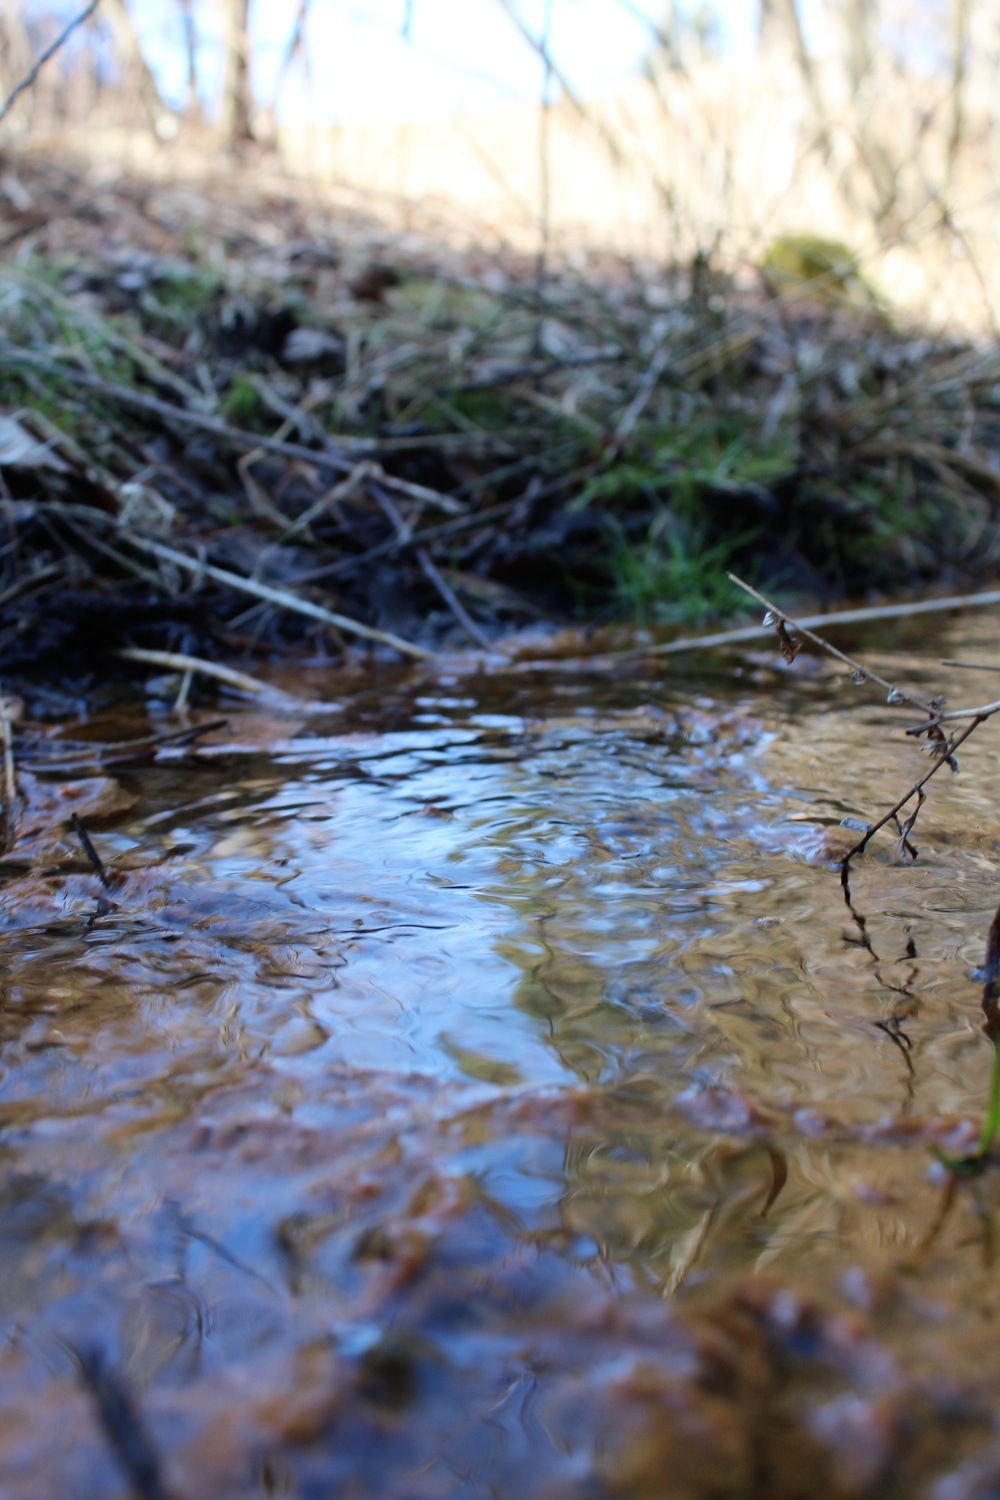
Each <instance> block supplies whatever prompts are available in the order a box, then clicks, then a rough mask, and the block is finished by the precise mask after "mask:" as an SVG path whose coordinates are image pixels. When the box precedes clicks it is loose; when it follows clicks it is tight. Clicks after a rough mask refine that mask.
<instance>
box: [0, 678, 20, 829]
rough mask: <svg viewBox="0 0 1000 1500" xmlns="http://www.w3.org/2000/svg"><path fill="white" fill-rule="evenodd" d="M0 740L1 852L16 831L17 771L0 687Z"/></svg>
mask: <svg viewBox="0 0 1000 1500" xmlns="http://www.w3.org/2000/svg"><path fill="white" fill-rule="evenodd" d="M0 742H2V744H3V830H2V839H0V842H2V845H3V852H4V853H6V852H7V850H8V849H9V848H10V846H11V844H12V843H13V842H14V834H15V832H16V831H17V771H16V768H15V766H14V735H13V732H12V731H11V727H10V716H9V715H8V713H7V704H6V702H5V701H4V696H3V690H2V688H0Z"/></svg>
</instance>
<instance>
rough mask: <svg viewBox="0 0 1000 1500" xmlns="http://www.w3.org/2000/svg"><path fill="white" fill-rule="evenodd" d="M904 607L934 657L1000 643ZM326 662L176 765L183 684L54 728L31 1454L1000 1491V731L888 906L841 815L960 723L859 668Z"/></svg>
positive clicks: (29, 882)
mask: <svg viewBox="0 0 1000 1500" xmlns="http://www.w3.org/2000/svg"><path fill="white" fill-rule="evenodd" d="M855 640H856V644H857V647H858V649H859V650H861V651H863V652H864V653H865V654H866V659H868V660H870V661H871V662H872V664H873V665H875V666H876V667H877V668H878V669H879V670H881V671H882V672H883V673H884V674H885V675H888V676H890V677H891V678H893V679H897V678H898V679H899V680H900V681H903V680H905V681H906V682H907V683H910V684H913V685H915V686H916V687H918V688H919V689H920V690H921V691H922V692H925V693H927V694H928V695H930V694H931V693H932V692H933V691H935V690H937V688H939V687H940V685H941V683H942V680H943V678H945V677H946V676H948V674H947V673H946V672H945V671H944V670H943V669H942V668H940V667H938V666H937V665H936V664H935V663H936V659H937V657H939V656H942V655H949V656H958V655H962V656H965V657H967V658H969V659H974V660H980V661H988V660H989V659H990V658H991V654H992V652H993V648H994V644H995V630H994V629H992V628H991V627H990V626H989V624H988V623H987V622H984V621H983V620H981V619H980V620H972V621H970V620H965V621H961V622H953V623H952V624H950V625H948V626H941V625H936V626H935V627H934V630H933V632H931V631H928V630H927V629H926V627H924V633H923V634H922V635H918V636H911V637H906V636H904V634H902V633H901V632H899V631H897V632H896V634H895V636H890V635H888V634H887V633H886V631H885V629H884V628H882V629H881V630H880V631H879V632H878V633H872V634H870V635H869V636H868V637H863V636H859V637H857V638H855ZM984 682H985V684H986V686H985V688H984V687H983V683H984ZM993 685H994V679H991V678H989V677H987V676H985V675H980V674H972V673H968V674H964V675H963V676H962V677H961V678H959V677H958V674H956V673H952V674H951V678H950V680H949V682H948V692H949V698H950V700H951V702H952V703H953V704H957V703H958V702H959V701H962V702H981V701H983V700H984V699H989V698H991V697H992V696H993ZM283 686H285V687H286V688H288V689H290V690H291V691H293V692H295V693H298V694H300V695H302V696H303V697H309V698H310V699H311V700H314V707H313V711H310V712H302V713H301V714H296V713H295V712H293V711H290V710H289V709H287V708H282V709H281V710H280V711H279V710H275V711H274V712H268V711H266V710H265V709H264V708H263V707H261V706H260V705H256V706H254V707H253V708H249V707H242V706H240V705H239V704H236V705H235V706H230V705H229V704H227V705H226V707H225V712H226V715H227V720H228V722H227V724H226V726H225V727H224V728H220V729H216V730H214V731H213V732H211V733H209V734H207V735H206V736H205V737H204V738H203V739H202V740H201V741H199V743H198V744H197V745H196V746H193V747H192V746H183V745H180V746H177V745H175V746H170V745H168V746H165V747H164V748H162V749H160V750H159V751H158V752H157V753H156V754H155V755H153V756H151V757H148V758H147V759H146V760H140V759H136V760H135V761H134V762H130V763H126V764H120V763H117V762H116V760H115V757H114V753H112V754H110V755H109V754H108V753H107V752H105V756H104V763H103V764H102V763H100V759H99V756H98V747H100V746H102V745H107V744H109V743H111V742H121V741H123V740H127V739H129V738H130V737H132V736H141V735H143V734H148V733H150V732H160V731H166V730H169V729H173V728H176V727H177V725H178V722H179V721H178V720H177V718H176V717H175V716H174V715H173V714H172V712H171V711H170V709H169V707H168V705H167V703H166V702H160V701H158V700H156V699H155V698H151V699H149V700H141V701H137V702H135V703H134V704H131V705H128V704H126V705H124V706H123V705H122V704H121V703H120V702H119V703H118V704H117V705H116V706H114V708H111V707H108V708H105V709H101V708H99V707H97V708H92V710H91V712H90V713H89V715H87V716H86V717H84V718H83V719H82V720H79V719H77V720H76V721H73V722H71V721H69V719H68V717H67V715H65V714H64V715H63V719H64V720H66V721H65V722H60V723H50V724H49V725H48V726H46V727H38V726H37V725H36V726H35V727H34V728H30V727H29V726H28V725H25V726H24V730H23V733H22V736H21V738H20V740H19V747H20V748H19V774H20V791H21V799H22V806H21V812H20V818H19V823H18V835H17V841H16V843H15V845H14V847H13V848H12V849H11V850H10V851H9V853H8V855H7V857H6V859H5V860H4V861H3V863H2V865H0V881H2V883H0V961H2V970H0V974H2V1011H0V1026H2V1032H0V1036H2V1056H0V1127H2V1135H0V1329H2V1344H0V1493H2V1495H3V1496H4V1497H10V1500H22V1497H24V1500H29V1497H30V1500H37V1497H48V1496H52V1497H55V1496H72V1497H74V1500H75V1497H80V1500H84V1497H86V1500H90V1497H102V1500H103V1497H110V1496H123V1495H126V1494H128V1493H134V1494H138V1495H143V1496H157V1495H159V1496H163V1495H170V1496H174V1497H176V1500H181V1497H190V1500H195V1497H207V1496H212V1497H229V1496H250V1495H258V1494H280V1495H295V1496H302V1497H316V1500H318V1497H321V1496H322V1497H326V1496H352V1497H353V1496H358V1497H360V1496H374V1495H379V1496H382V1495H385V1496H393V1497H396V1496H398V1497H400V1500H431V1497H438V1496H441V1497H444V1496H449V1497H450V1496H459V1495H461V1496H501V1497H504V1500H508V1497H511V1500H514V1497H520V1496H530V1497H538V1500H542V1497H545V1500H555V1497H567V1500H569V1497H579V1500H584V1497H591V1500H596V1497H600V1496H605V1495H607V1496H622V1497H626V1496H627V1497H649V1500H653V1497H661V1496H662V1497H669V1500H722V1497H733V1500H742V1497H749V1496H754V1497H760V1500H773V1497H778V1500H782V1497H789V1500H791V1497H796V1496H805V1495H809V1496H813V1495H815V1494H817V1493H823V1494H826V1495H828V1496H834V1497H847V1496H859V1497H860V1496H879V1497H882V1496H892V1495H899V1496H911V1495H921V1496H923V1495H926V1496H928V1497H933V1500H974V1497H983V1500H985V1497H986V1496H995V1495H996V1494H997V1493H998V1486H1000V1441H998V1436H997V1434H998V1432H1000V1394H998V1381H997V1373H998V1371H997V1366H998V1363H1000V1361H998V1358H997V1353H996V1347H997V1339H998V1332H1000V1325H998V1321H997V1320H998V1317H1000V1295H998V1293H1000V1266H998V1264H997V1261H996V1258H995V1244H994V1239H995V1229H994V1208H995V1205H996V1202H997V1198H998V1186H997V1183H996V1181H995V1180H994V1179H995V1177H996V1174H995V1172H994V1171H993V1170H992V1168H990V1167H987V1169H986V1170H984V1171H980V1172H977V1173H967V1174H965V1175H960V1176H957V1177H955V1176H952V1175H950V1174H949V1172H948V1170H947V1169H946V1167H945V1165H943V1163H942V1160H941V1158H942V1155H943V1156H944V1157H948V1156H949V1155H950V1156H952V1157H955V1156H962V1155H967V1154H968V1153H970V1152H971V1151H973V1150H974V1149H975V1146H976V1142H977V1140H978V1134H979V1129H980V1125H981V1121H982V1118H983V1113H984V1110H985V1107H986V1101H987V1096H988V1089H989V1080H990V1068H991V1058H992V1052H991V1048H990V1045H989V1042H988V1040H987V1038H986V1037H985V1036H984V1034H983V1028H982V1016H981V1012H980V1009H979V999H980V988H981V986H977V985H976V983H975V982H974V980H973V979H972V978H971V977H970V976H971V971H972V970H973V969H974V967H975V966H976V965H977V964H979V963H981V962H982V959H983V951H984V946H985V940H986V934H987V930H988V928H989V924H990V921H991V919H992V915H993V912H994V910H995V909H996V905H997V900H998V897H1000V886H998V881H997V871H998V862H1000V826H998V821H997V816H996V792H997V774H998V755H1000V741H998V740H997V735H996V733H995V731H994V730H993V728H992V726H991V725H989V724H988V725H986V726H984V727H983V728H982V729H981V730H980V731H979V733H978V735H977V737H975V738H974V739H973V740H972V741H970V743H969V745H968V746H967V747H966V748H965V749H964V750H963V752H962V753H961V757H960V759H961V769H960V772H959V774H958V775H957V776H947V775H946V773H942V775H941V776H940V777H939V778H938V779H937V780H935V782H934V783H932V786H931V788H930V798H929V801H928V803H927V805H926V806H925V807H924V809H923V811H922V813H921V816H920V820H919V822H918V824H917V826H916V829H915V830H914V833H913V839H914V842H915V843H916V845H917V846H918V848H919V858H918V859H917V861H916V863H915V864H914V863H911V862H908V861H905V860H903V859H902V858H901V857H900V854H899V851H898V848H897V845H896V841H895V839H894V838H893V837H891V836H889V834H888V833H886V834H884V835H882V836H881V838H880V839H879V840H878V841H877V842H876V844H875V845H874V846H873V852H872V853H871V854H869V855H866V856H865V857H864V858H863V859H861V860H859V861H858V862H857V865H856V867H855V874H854V879H853V886H852V894H853V899H854V906H855V914H854V915H852V913H851V911H850V910H849V909H848V908H847V906H846V905H845V903H844V900H843V897H842V894H841V890H840V884H839V874H838V870H837V867H836V864H835V861H836V858H837V855H838V851H841V850H843V848H845V847H847V845H848V844H849V842H850V841H851V840H852V839H854V838H857V836H858V835H857V834H856V833H851V832H850V830H849V829H848V830H845V829H844V828H843V827H842V826H841V824H842V820H843V819H845V818H847V819H849V820H850V819H853V820H860V821H864V820H868V819H871V818H873V817H874V816H875V815H877V814H878V813H880V812H881V811H883V810H884V809H886V808H887V807H888V806H890V805H891V804H892V802H893V801H894V800H895V798H896V796H897V795H899V793H900V792H902V791H903V790H904V789H905V788H906V786H908V785H909V784H910V783H911V782H912V781H913V780H914V779H915V778H916V776H917V775H919V774H920V771H921V770H922V769H923V768H925V767H926V764H927V761H926V757H925V756H922V755H921V752H920V751H919V749H918V748H917V746H916V745H915V744H914V742H913V740H907V739H906V737H905V735H904V733H903V731H904V729H905V727H906V725H907V724H908V723H912V722H913V717H912V716H910V717H907V715H906V713H905V711H904V710H900V709H898V708H897V709H890V708H888V707H886V706H885V704H884V702H883V701H881V699H880V698H879V696H878V695H875V694H873V693H872V691H871V689H870V688H858V687H852V686H851V685H850V683H849V681H848V679H847V678H846V677H845V675H844V673H843V671H842V669H840V668H839V667H835V666H834V665H833V664H829V663H827V662H822V661H819V660H817V659H816V658H810V657H805V658H800V659H799V660H798V661H797V662H796V663H795V665H794V667H793V668H791V669H785V668H784V667H782V665H781V663H780V661H779V662H777V663H776V662H775V660H774V658H773V657H772V656H771V654H770V652H769V651H767V650H765V649H764V648H762V649H761V651H760V652H759V653H751V654H744V655H742V656H716V657H707V656H705V657H699V658H697V659H692V660H691V661H688V662H686V663H676V662H675V663H672V664H669V665H664V664H663V663H660V664H655V663H653V662H651V661H649V660H647V661H645V662H635V663H631V664H629V665H628V666H627V667H622V668H619V669H618V670H617V671H613V672H612V671H608V670H607V669H605V668H599V667H594V668H591V669H588V668H587V667H586V666H581V665H580V664H579V663H576V664H567V665H566V666H565V667H563V668H560V667H551V666H550V667H547V668H544V669H542V668H531V667H529V665H527V664H526V663H522V664H521V665H520V666H518V667H515V669H513V670H507V669H503V670H501V669H500V668H499V667H498V668H496V669H495V670H485V669H483V668H482V667H479V668H476V667H475V666H474V664H470V663H463V662H458V661H454V662H447V663H445V664H444V666H443V667H436V668H433V669H431V668H428V669H420V670H415V671H411V672H403V671H400V670H395V669H388V668H384V667H383V668H374V669H372V670H371V672H366V673H364V674H362V673H361V672H360V671H359V670H358V669H355V670H354V672H353V673H349V672H346V671H345V672H342V673H341V674H339V675H338V674H337V673H336V672H332V671H331V672H326V673H323V672H318V671H309V672H307V671H305V670H303V671H301V672H300V673H299V674H298V675H297V676H295V677H294V679H292V678H287V677H286V678H285V679H283ZM316 703H319V704H320V705H321V706H318V707H316V706H315V704H316ZM29 707H30V705H29ZM209 717H211V713H210V710H209V709H205V710H204V711H202V710H198V711H197V712H196V713H194V714H193V715H192V716H191V717H190V719H189V720H187V721H184V722H198V720H199V718H200V719H204V720H207V719H208V718H209ZM53 757H58V759H56V760H55V762H54V763H53ZM74 811H75V812H77V813H78V814H79V816H80V818H81V819H82V821H83V823H84V825H85V826H86V827H87V828H88V829H89V830H90V832H91V836H92V838H93V841H94V843H95V844H96V846H97V847H98V849H99V851H100V854H101V856H102V857H103V859H104V860H105V861H106V862H107V864H108V866H109V868H110V869H111V870H112V871H113V874H112V876H111V888H110V889H109V890H107V891H105V890H104V889H102V887H101V885H100V883H99V881H98V879H97V877H96V875H95V874H94V873H93V872H92V871H91V869H90V867H89V866H88V864H87V862H86V860H85V859H84V858H83V856H82V853H81V850H80V846H79V844H78V843H77V841H76V839H75V837H74V835H73V833H72V831H71V828H70V826H69V818H70V815H71V814H72V813H73V812H74ZM859 919H860V920H859Z"/></svg>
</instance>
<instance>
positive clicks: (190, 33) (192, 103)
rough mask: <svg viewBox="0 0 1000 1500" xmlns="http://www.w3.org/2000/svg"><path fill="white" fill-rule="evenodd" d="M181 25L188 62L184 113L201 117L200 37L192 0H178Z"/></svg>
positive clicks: (196, 117) (193, 117) (195, 117)
mask: <svg viewBox="0 0 1000 1500" xmlns="http://www.w3.org/2000/svg"><path fill="white" fill-rule="evenodd" d="M178 5H179V6H180V12H181V26H182V27H183V29H184V60H185V62H186V64H187V87H186V89H185V99H184V113H185V114H186V115H187V116H188V118H189V119H192V120H197V119H200V117H201V98H200V96H199V94H198V37H197V33H196V31H195V24H194V10H193V9H192V4H191V0H178Z"/></svg>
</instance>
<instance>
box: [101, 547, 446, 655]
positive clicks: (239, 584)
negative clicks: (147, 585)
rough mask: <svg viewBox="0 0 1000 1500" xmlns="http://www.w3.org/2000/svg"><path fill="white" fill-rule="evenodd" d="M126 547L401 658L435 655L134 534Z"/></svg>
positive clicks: (264, 584) (410, 643) (303, 600)
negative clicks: (387, 648) (387, 647)
mask: <svg viewBox="0 0 1000 1500" xmlns="http://www.w3.org/2000/svg"><path fill="white" fill-rule="evenodd" d="M123 540H124V541H127V542H128V544H129V546H131V547H136V548H138V549H139V550H140V551H142V552H146V553H148V554H149V555H150V556H151V557H159V558H161V559H162V561H164V562H168V563H172V564H173V565H174V567H176V568H181V569H183V571H184V572H186V573H191V574H193V575H194V576H195V577H196V578H213V579H214V580H215V582H216V583H221V584H222V585H223V587H224V588H227V589H233V590H234V592H236V593H239V594H249V595H250V596H251V598H254V599H263V600H265V602H266V603H268V604H277V605H279V606H280V607H281V608H282V609H288V610H291V611H292V612H293V613H294V614H299V615H307V616H308V617H309V618H310V619H312V620H320V621H321V622H322V623H323V624H324V625H332V626H333V627H334V628H335V629H336V630H343V631H344V632H345V633H346V634H348V635H356V636H360V637H361V638H362V640H366V641H377V642H378V643H379V645H382V646H391V647H392V649H393V650H394V651H399V652H400V653H401V654H402V655H403V656H412V657H415V658H416V659H417V660H419V661H426V660H428V659H429V658H430V657H432V656H433V655H434V653H433V651H428V650H427V649H426V647H424V646H416V645H414V643H413V642H412V641H404V640H403V638H402V636H398V635H393V634H392V632H391V631H389V630H376V629H375V627H374V626H373V625H362V623H361V621H360V620H352V619H351V618H350V616H349V615H341V614H337V613H335V611H334V610H332V609H324V608H323V606H322V605H321V604H314V603H313V602H312V600H311V599H300V598H299V597H298V595H297V594H292V593H289V591H288V590H287V589H274V588H271V587H270V586H269V585H268V584H266V583H258V582H257V581H256V579H253V578H243V577H241V576H240V574H239V573H230V572H229V571H228V569H226V568H217V567H215V565H214V564H213V563H208V562H202V561H201V560H200V559H199V558H196V557H188V555H187V554H186V553H185V552H178V551H177V549H176V548H175V547H167V546H165V545H164V544H163V543H162V542H154V541H152V540H151V539H150V538H149V537H144V536H137V535H136V534H135V533H133V532H129V533H127V534H126V535H125V536H124V537H123Z"/></svg>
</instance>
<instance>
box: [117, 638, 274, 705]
mask: <svg viewBox="0 0 1000 1500" xmlns="http://www.w3.org/2000/svg"><path fill="white" fill-rule="evenodd" d="M115 655H116V656H120V657H121V658H122V659H123V660H124V661H138V662H146V663H148V665H149V666H151V667H163V668H164V669H165V670H166V671H168V672H185V673H187V672H196V673H198V674H199V675H200V676H202V677H214V678H215V680H216V681H217V682H224V683H226V685H227V686H228V687H234V688H239V689H240V690H241V691H242V692H244V693H253V694H254V696H255V697H267V698H275V699H279V700H281V701H282V702H285V703H288V704H289V705H292V704H294V705H295V706H296V707H300V706H301V703H300V700H299V699H298V698H296V697H295V696H294V695H293V694H292V693H286V692H284V691H283V690H282V689H281V688H276V687H273V686H272V684H271V683H269V682H264V681H262V680H261V678H259V677H251V676H250V674H249V673H248V672H238V671H236V669H235V668H234V667H224V666H222V664H221V663H220V662H214V661H205V660H204V658H203V657H200V656H187V655H186V654H185V653H184V652H181V651H151V650H147V648H146V647H145V646H125V647H123V648H122V649H121V650H120V651H116V652H115Z"/></svg>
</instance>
